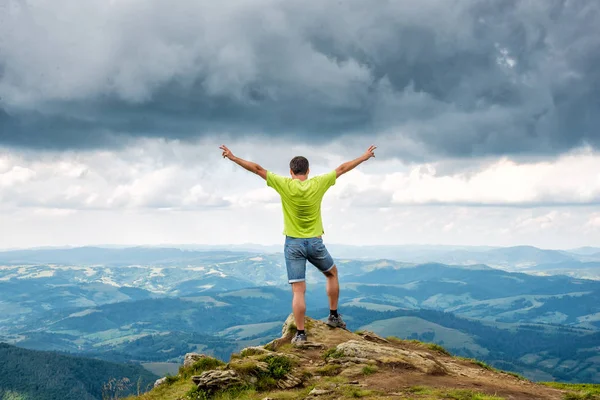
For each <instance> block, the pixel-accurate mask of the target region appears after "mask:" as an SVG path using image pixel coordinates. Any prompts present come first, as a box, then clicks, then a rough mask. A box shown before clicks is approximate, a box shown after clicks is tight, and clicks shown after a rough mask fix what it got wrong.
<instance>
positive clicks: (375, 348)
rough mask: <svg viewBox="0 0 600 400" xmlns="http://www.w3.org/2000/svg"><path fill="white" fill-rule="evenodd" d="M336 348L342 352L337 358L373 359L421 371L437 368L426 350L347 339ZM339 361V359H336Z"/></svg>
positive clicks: (437, 365)
mask: <svg viewBox="0 0 600 400" xmlns="http://www.w3.org/2000/svg"><path fill="white" fill-rule="evenodd" d="M336 349H337V350H338V351H339V352H341V353H343V354H344V357H341V358H340V359H339V360H340V361H341V362H343V361H344V359H345V358H348V360H353V361H354V360H357V359H360V360H365V359H366V360H374V361H376V362H377V363H378V364H386V365H389V366H392V367H397V368H406V369H417V370H419V371H422V372H425V373H427V372H429V371H433V370H436V371H438V370H439V367H440V366H439V364H438V363H436V362H435V360H432V359H431V355H429V354H428V353H426V352H420V351H414V350H410V351H409V350H404V349H399V348H395V347H391V346H385V345H383V344H380V343H374V342H367V341H362V340H361V341H359V340H349V341H347V342H344V343H340V344H339V345H337V347H336ZM338 362H339V361H338Z"/></svg>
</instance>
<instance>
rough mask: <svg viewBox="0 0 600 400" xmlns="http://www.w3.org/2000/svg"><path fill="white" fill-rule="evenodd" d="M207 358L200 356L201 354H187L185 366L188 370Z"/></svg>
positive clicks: (184, 361)
mask: <svg viewBox="0 0 600 400" xmlns="http://www.w3.org/2000/svg"><path fill="white" fill-rule="evenodd" d="M206 357H207V356H205V355H204V354H199V353H187V354H186V355H185V358H184V360H183V366H184V367H186V368H188V367H191V366H192V365H194V364H195V363H196V361H198V360H200V359H202V358H206Z"/></svg>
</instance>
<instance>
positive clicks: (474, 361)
mask: <svg viewBox="0 0 600 400" xmlns="http://www.w3.org/2000/svg"><path fill="white" fill-rule="evenodd" d="M473 364H477V365H479V366H480V367H481V368H485V369H487V370H488V371H497V370H496V368H494V367H492V366H490V365H488V364H486V363H484V362H483V361H479V360H473Z"/></svg>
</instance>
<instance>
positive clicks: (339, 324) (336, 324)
mask: <svg viewBox="0 0 600 400" xmlns="http://www.w3.org/2000/svg"><path fill="white" fill-rule="evenodd" d="M325 323H326V324H327V325H329V326H330V327H332V328H342V329H346V323H345V322H344V320H343V319H342V316H341V315H338V316H337V317H335V316H333V315H329V317H328V318H327V322H325Z"/></svg>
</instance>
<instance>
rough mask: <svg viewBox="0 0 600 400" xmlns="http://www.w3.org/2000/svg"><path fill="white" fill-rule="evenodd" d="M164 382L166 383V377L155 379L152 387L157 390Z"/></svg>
mask: <svg viewBox="0 0 600 400" xmlns="http://www.w3.org/2000/svg"><path fill="white" fill-rule="evenodd" d="M166 382H167V377H166V376H165V377H164V378H160V379H157V380H156V382H154V387H155V388H157V387H159V386H160V385H162V384H164V383H166Z"/></svg>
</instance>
